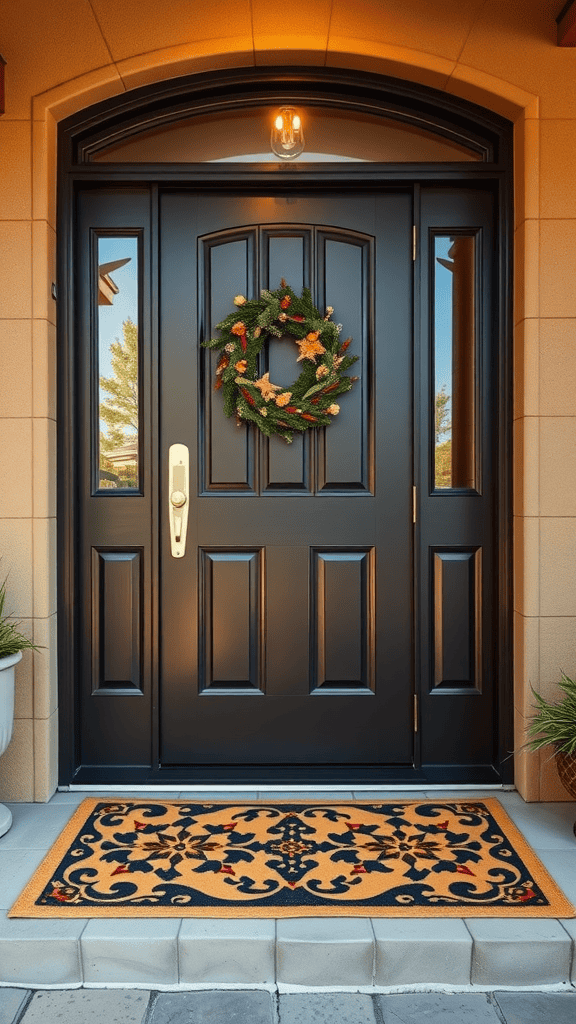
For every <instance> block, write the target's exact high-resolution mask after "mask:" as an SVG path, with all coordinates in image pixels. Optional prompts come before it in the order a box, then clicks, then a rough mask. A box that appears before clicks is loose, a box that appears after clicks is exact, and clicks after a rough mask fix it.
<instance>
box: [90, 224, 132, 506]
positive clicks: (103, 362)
mask: <svg viewBox="0 0 576 1024" xmlns="http://www.w3.org/2000/svg"><path fill="white" fill-rule="evenodd" d="M137 246H138V240H137V238H130V237H122V238H100V239H99V240H98V264H99V266H98V363H99V423H100V437H99V450H100V454H99V487H100V488H101V489H102V488H104V489H110V488H116V489H118V488H121V489H122V490H137V489H138V487H139V464H138V427H139V394H138V265H137V257H138V248H137Z"/></svg>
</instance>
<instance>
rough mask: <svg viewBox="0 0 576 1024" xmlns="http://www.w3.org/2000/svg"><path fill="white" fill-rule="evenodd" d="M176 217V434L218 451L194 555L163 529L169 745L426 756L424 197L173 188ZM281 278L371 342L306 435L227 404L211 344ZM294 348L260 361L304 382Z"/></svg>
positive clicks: (166, 241) (214, 755) (252, 758)
mask: <svg viewBox="0 0 576 1024" xmlns="http://www.w3.org/2000/svg"><path fill="white" fill-rule="evenodd" d="M160 223H161V238H160V295H161V311H162V312H161V320H160V352H161V368H162V369H161V381H162V395H161V410H162V413H161V419H162V430H161V450H162V452H163V453H165V452H166V451H167V450H168V447H169V445H170V444H172V443H175V442H181V443H184V444H187V445H188V447H189V449H190V453H191V459H194V456H195V453H196V451H198V465H199V475H198V477H197V479H198V486H197V489H196V492H195V493H193V494H192V495H191V506H190V517H189V525H188V545H187V552H186V556H185V558H184V559H178V560H176V559H172V558H171V557H170V552H169V547H168V543H167V531H166V524H164V527H163V529H162V545H163V547H162V598H161V608H162V615H163V620H162V623H163V625H162V640H163V643H162V658H161V666H162V668H161V679H162V690H161V694H162V696H161V700H162V704H161V709H162V710H161V723H162V733H161V761H162V763H163V764H165V765H169V764H190V765H202V764H214V765H216V764H218V765H225V764H228V765H235V764H237V765H248V764H260V765H281V764H285V765H289V764H300V765H314V764H316V765H331V764H348V765H355V764H357V765H365V764H376V765H378V764H384V763H387V764H408V763H411V762H412V757H413V749H412V717H411V707H412V696H411V695H412V685H413V683H412V667H411V650H412V638H411V634H412V567H411V566H412V550H411V535H412V524H411V483H412V465H411V458H412V456H411V449H412V438H411V429H410V422H411V403H412V391H411V388H412V384H411V380H412V375H411V362H412V355H411V353H412V341H411V331H412V327H411V253H410V236H411V200H410V197H409V196H407V195H400V196H398V195H396V196H381V197H377V196H368V197H363V198H347V199H339V198H336V197H334V198H331V197H320V196H318V197H311V198H296V197H290V200H289V201H286V200H285V199H281V198H266V197H254V198H244V199H229V198H215V197H211V198H208V197H195V196H192V195H186V194H172V195H170V194H167V195H165V196H163V198H162V201H161V206H160ZM376 253H378V271H377V272H376V264H375V259H376ZM281 277H285V278H286V280H288V281H289V282H290V283H291V284H292V285H293V286H294V287H295V288H296V289H300V288H301V287H302V286H303V285H306V286H309V287H311V288H312V290H313V294H314V297H315V301H316V304H317V305H318V307H319V308H323V307H325V306H326V305H328V304H330V305H332V306H334V310H335V312H334V319H335V320H336V321H337V322H342V324H343V332H344V336H348V335H352V336H353V338H354V342H353V348H352V350H353V352H354V353H355V354H358V355H359V356H360V361H359V364H358V366H359V370H358V371H357V372H358V373H359V376H360V380H359V381H358V382H357V385H356V387H355V388H354V389H353V390H352V392H350V394H347V395H346V396H344V398H343V399H342V402H341V413H340V415H339V417H338V418H337V419H336V420H335V421H334V424H333V425H331V427H330V428H329V430H326V431H318V432H315V433H313V432H312V431H310V432H309V434H307V435H306V436H304V437H303V438H301V439H298V440H297V441H295V442H294V443H293V445H289V446H287V445H286V444H285V442H283V441H282V440H281V439H278V438H273V439H271V440H270V441H267V440H266V439H265V438H263V437H261V436H260V435H259V434H258V432H257V431H256V430H255V429H254V428H253V427H249V426H247V425H246V424H243V425H242V426H241V427H240V428H238V427H237V426H236V424H235V422H234V420H226V419H225V417H224V415H223V411H222V402H221V397H220V395H219V394H218V393H215V392H214V391H213V379H214V378H213V370H214V366H213V362H214V356H213V354H212V353H209V352H208V351H207V350H205V349H200V348H199V343H200V341H202V340H204V338H208V337H210V336H212V334H213V332H214V330H215V325H216V324H217V323H218V322H219V321H220V320H221V319H223V318H224V317H225V316H226V315H227V313H228V312H229V311H230V309H231V307H232V299H233V296H234V295H235V294H237V293H238V292H244V293H245V294H248V295H254V294H257V293H258V290H259V289H260V288H263V287H272V288H275V287H278V286H279V283H280V278H281ZM294 353H295V349H294V346H293V345H291V344H290V342H289V341H286V340H278V341H275V342H274V343H272V344H270V345H268V347H267V348H266V349H265V351H264V352H263V358H262V367H261V372H265V371H266V370H267V369H268V370H269V371H270V372H271V375H272V379H279V380H280V381H285V382H286V384H288V383H289V382H290V381H291V380H293V379H294V378H295V377H296V376H297V369H296V362H295V354H294ZM175 378H178V380H177V383H176V386H175V387H174V381H175ZM376 387H377V389H378V394H379V401H378V403H375V402H374V391H375V389H376ZM197 394H198V395H199V396H200V402H199V403H198V412H196V395H197ZM196 424H197V425H198V435H197V436H198V445H199V447H198V448H196ZM164 461H165V460H164ZM192 479H194V473H193V472H192V470H191V480H192ZM167 486H168V485H167V481H165V483H164V485H163V487H162V493H163V494H166V493H167ZM197 632H198V634H199V638H200V639H199V644H200V657H197V655H196V645H197V639H196V633H197Z"/></svg>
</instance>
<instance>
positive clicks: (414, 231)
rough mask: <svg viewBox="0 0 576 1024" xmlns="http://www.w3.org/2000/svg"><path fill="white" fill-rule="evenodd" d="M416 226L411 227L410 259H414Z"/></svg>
mask: <svg viewBox="0 0 576 1024" xmlns="http://www.w3.org/2000/svg"><path fill="white" fill-rule="evenodd" d="M416 237H417V236H416V225H415V224H413V225H412V259H413V260H415V259H416Z"/></svg>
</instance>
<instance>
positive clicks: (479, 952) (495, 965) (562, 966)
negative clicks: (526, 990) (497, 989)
mask: <svg viewBox="0 0 576 1024" xmlns="http://www.w3.org/2000/svg"><path fill="white" fill-rule="evenodd" d="M466 925H467V927H468V930H469V931H470V934H471V935H472V938H473V940H474V952H473V957H472V977H471V980H472V984H473V985H490V986H492V985H494V986H498V985H518V986H522V985H525V986H528V985H556V984H558V983H559V982H564V981H568V978H569V977H570V963H571V959H572V940H571V938H570V936H569V935H568V933H567V932H566V931H565V929H564V928H563V927H562V925H561V924H560V923H559V922H558V921H555V920H552V919H549V918H532V919H531V920H528V921H526V920H524V921H519V920H513V919H509V918H504V917H497V918H496V917H476V918H467V919H466Z"/></svg>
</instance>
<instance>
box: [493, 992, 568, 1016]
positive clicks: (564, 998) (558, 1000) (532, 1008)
mask: <svg viewBox="0 0 576 1024" xmlns="http://www.w3.org/2000/svg"><path fill="white" fill-rule="evenodd" d="M494 997H495V999H496V1002H497V1003H498V1006H499V1007H500V1009H501V1011H502V1013H503V1014H504V1017H505V1019H506V1024H574V1022H575V1021H576V992H572V993H564V992H495V993H494Z"/></svg>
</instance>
